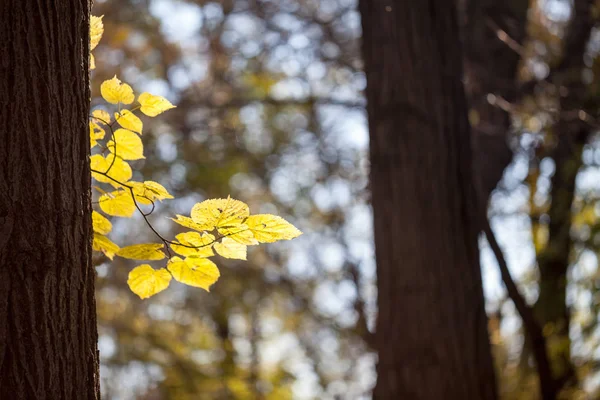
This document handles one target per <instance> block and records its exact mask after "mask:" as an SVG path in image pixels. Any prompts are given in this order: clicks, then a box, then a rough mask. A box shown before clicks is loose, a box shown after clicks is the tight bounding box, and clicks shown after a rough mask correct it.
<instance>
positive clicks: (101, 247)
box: [92, 232, 119, 260]
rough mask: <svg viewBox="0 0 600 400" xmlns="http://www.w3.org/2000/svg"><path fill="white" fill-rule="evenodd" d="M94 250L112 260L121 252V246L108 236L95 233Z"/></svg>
mask: <svg viewBox="0 0 600 400" xmlns="http://www.w3.org/2000/svg"><path fill="white" fill-rule="evenodd" d="M92 249H93V250H96V251H101V252H102V253H104V255H105V256H106V257H108V258H110V259H111V260H112V259H113V257H114V256H115V253H116V252H117V251H119V246H117V245H116V244H115V243H113V242H112V241H111V240H110V239H109V238H107V237H106V236H104V235H101V234H99V233H96V232H94V241H93V242H92Z"/></svg>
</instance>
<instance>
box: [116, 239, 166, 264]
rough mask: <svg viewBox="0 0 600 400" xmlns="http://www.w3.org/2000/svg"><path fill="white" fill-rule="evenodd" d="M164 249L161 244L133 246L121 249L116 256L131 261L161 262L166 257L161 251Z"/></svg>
mask: <svg viewBox="0 0 600 400" xmlns="http://www.w3.org/2000/svg"><path fill="white" fill-rule="evenodd" d="M164 247H165V246H164V244H162V243H144V244H134V245H132V246H126V247H122V248H121V250H119V251H118V252H117V255H118V256H119V257H123V258H129V259H131V260H162V259H163V258H165V257H166V255H165V253H163V251H162V249H163V248H164Z"/></svg>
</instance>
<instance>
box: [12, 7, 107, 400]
mask: <svg viewBox="0 0 600 400" xmlns="http://www.w3.org/2000/svg"><path fill="white" fill-rule="evenodd" d="M89 7H90V5H89V3H88V1H87V0H77V1H76V0H72V1H70V0H61V1H41V2H40V1H4V2H2V4H0V36H1V37H2V38H3V39H2V43H1V44H0V57H1V58H2V62H0V75H1V76H2V77H3V79H2V81H1V82H0V121H2V126H3V127H2V129H1V130H0V142H1V143H2V145H0V190H1V192H2V194H1V195H0V398H7V399H8V398H10V399H32V398H35V399H59V398H60V399H97V398H98V397H99V394H100V393H99V376H98V366H99V365H98V361H99V360H98V352H97V338H98V335H97V328H96V310H95V308H96V303H95V300H94V280H95V273H94V269H93V266H92V264H91V251H92V249H91V233H92V228H91V218H90V216H91V196H90V179H91V177H90V172H89V159H88V156H89V139H88V133H89V130H88V126H87V124H88V122H87V121H88V114H89V106H90V104H89V99H90V90H89V72H88V58H89V57H88V55H89V44H88V43H89V17H90V16H89V11H90V10H89Z"/></svg>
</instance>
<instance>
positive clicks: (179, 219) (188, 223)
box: [171, 214, 205, 231]
mask: <svg viewBox="0 0 600 400" xmlns="http://www.w3.org/2000/svg"><path fill="white" fill-rule="evenodd" d="M175 217H176V218H171V219H172V220H173V221H175V222H176V223H178V224H179V225H181V226H185V227H186V228H190V229H195V230H197V231H204V230H205V229H204V228H203V227H202V226H201V225H198V224H197V223H195V222H194V220H192V219H191V218H190V217H185V216H183V215H179V214H177V215H176V216H175Z"/></svg>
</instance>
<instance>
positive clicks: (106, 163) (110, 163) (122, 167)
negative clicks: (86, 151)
mask: <svg viewBox="0 0 600 400" xmlns="http://www.w3.org/2000/svg"><path fill="white" fill-rule="evenodd" d="M90 168H91V169H92V177H93V178H94V179H96V180H97V181H98V182H104V183H110V184H111V185H112V186H114V187H119V186H121V185H120V184H119V183H118V182H120V183H126V182H127V181H128V180H130V179H131V176H132V174H133V172H132V171H131V167H130V166H129V164H127V162H125V161H123V160H121V159H120V158H119V157H117V158H116V159H115V156H114V154H112V153H111V154H108V155H107V156H106V157H104V156H102V155H101V154H94V155H93V156H91V157H90ZM96 171H97V172H96ZM106 175H108V176H106ZM110 178H113V179H114V180H113V179H110Z"/></svg>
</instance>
